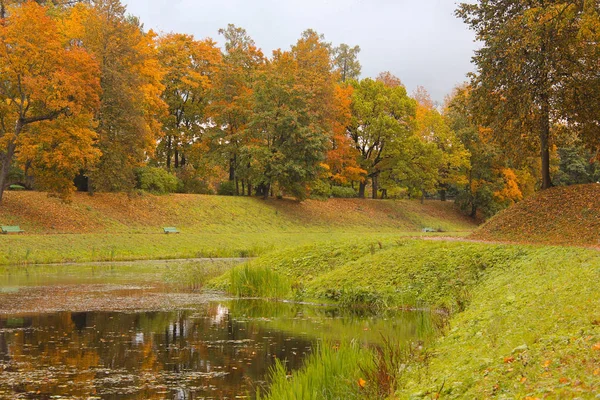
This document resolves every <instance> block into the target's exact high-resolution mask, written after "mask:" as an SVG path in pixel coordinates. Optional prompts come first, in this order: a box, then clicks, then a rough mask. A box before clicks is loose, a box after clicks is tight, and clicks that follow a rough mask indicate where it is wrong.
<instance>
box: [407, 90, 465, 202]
mask: <svg viewBox="0 0 600 400" xmlns="http://www.w3.org/2000/svg"><path fill="white" fill-rule="evenodd" d="M413 97H414V98H415V100H416V101H417V112H416V130H417V136H418V137H419V138H420V139H421V141H423V142H426V143H430V144H432V145H434V146H435V147H436V148H437V149H438V150H439V152H438V153H437V158H435V159H434V158H431V160H430V161H431V163H432V164H433V165H434V166H435V168H436V169H437V178H436V183H435V186H436V189H437V190H438V191H439V193H440V197H441V199H442V201H446V193H447V191H448V190H449V189H450V187H451V186H453V185H458V184H464V183H465V179H464V176H465V175H464V170H465V168H468V156H469V155H468V152H467V151H466V150H465V148H464V146H463V144H462V143H461V142H460V140H459V139H458V137H457V136H456V133H455V132H454V130H452V129H451V128H450V126H449V125H448V123H447V121H446V119H445V118H444V117H443V116H442V115H441V114H440V113H439V112H438V110H437V109H435V107H434V103H433V101H432V100H431V97H430V96H429V93H428V92H427V90H426V89H425V88H424V87H422V86H419V87H417V90H416V91H415V93H414V94H413Z"/></svg>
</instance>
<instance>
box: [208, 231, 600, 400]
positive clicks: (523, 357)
mask: <svg viewBox="0 0 600 400" xmlns="http://www.w3.org/2000/svg"><path fill="white" fill-rule="evenodd" d="M269 265H270V266H272V270H271V274H272V275H273V274H277V275H279V276H278V278H277V279H276V280H273V282H276V285H277V286H279V289H278V292H277V294H281V293H285V296H286V297H290V298H294V297H295V298H304V299H307V298H312V299H317V300H320V301H333V300H335V301H338V302H340V303H342V304H361V303H367V304H375V305H378V306H380V307H384V306H390V305H403V304H410V305H418V304H430V305H432V306H436V307H443V308H446V309H448V310H450V311H451V314H450V315H451V317H450V321H449V327H448V328H447V329H446V331H445V333H444V335H442V336H441V337H440V338H439V339H438V340H437V341H436V342H435V343H434V344H433V345H432V347H431V348H430V349H429V350H428V351H430V352H431V354H433V357H431V358H429V357H425V356H423V354H422V353H418V352H417V353H416V354H409V355H407V356H406V357H405V358H404V359H403V360H404V361H402V362H401V363H399V364H398V363H397V364H398V365H400V366H401V368H400V369H399V370H398V369H397V368H396V369H392V368H390V370H395V371H399V372H394V373H392V374H391V375H392V377H393V379H392V381H393V382H394V385H393V390H392V391H391V392H389V391H388V393H391V394H390V397H391V398H438V396H441V398H490V397H504V398H526V397H531V398H536V397H538V398H542V397H545V398H574V397H578V396H579V397H581V396H583V397H586V396H591V394H592V393H597V392H598V391H600V287H599V286H598V282H599V281H600V254H599V253H598V252H597V251H593V250H586V249H577V248H560V247H539V246H538V247H532V246H520V245H487V244H479V243H437V242H425V241H415V240H412V241H400V242H397V243H396V242H393V241H388V242H382V243H381V246H380V243H379V242H373V243H366V244H359V243H348V244H345V245H341V244H337V245H333V244H328V245H318V244H317V245H313V246H308V247H303V248H300V249H294V250H293V249H288V250H284V251H281V252H279V253H276V254H272V255H267V256H264V257H261V258H259V259H256V260H253V261H252V262H250V263H249V264H248V265H246V266H239V267H236V268H235V269H234V270H233V272H232V273H228V274H226V275H225V276H224V277H220V278H217V279H216V280H214V281H213V282H212V284H213V285H214V286H221V287H229V288H230V289H233V291H234V292H235V291H236V290H237V289H236V287H243V286H244V282H243V281H240V280H239V279H240V277H241V279H243V277H244V275H243V274H242V275H236V273H239V272H240V271H245V274H246V275H247V274H252V273H253V272H252V271H255V272H256V273H257V274H258V275H260V274H262V272H261V271H262V270H264V268H265V267H266V266H269ZM267 281H268V279H265V281H264V282H261V280H260V279H259V278H257V277H254V278H252V279H251V280H247V281H246V283H247V285H246V290H249V289H248V288H252V285H255V287H254V288H253V289H252V290H255V294H257V295H262V294H264V293H267V294H268V293H269V292H268V291H264V289H263V288H264V287H266V286H268V282H267ZM257 282H258V283H257ZM236 285H237V286H236ZM286 285H287V288H286ZM270 290H272V289H270ZM344 351H345V352H346V351H348V350H347V349H345V350H344ZM361 354H363V355H362V356H361V357H364V353H361ZM402 354H406V352H405V353H402V352H400V354H399V355H397V356H396V357H395V358H396V359H399V358H400V359H402V357H401V355H402ZM315 357H316V358H315V359H314V360H312V361H311V362H309V363H308V364H307V365H306V367H305V368H304V369H303V370H301V371H299V372H297V373H295V374H294V375H293V377H292V378H291V379H288V378H282V374H281V372H277V373H275V375H274V378H275V385H274V388H277V389H276V391H274V392H273V395H272V397H271V398H273V399H317V398H356V397H358V398H360V397H361V396H362V397H363V398H374V393H379V396H381V393H380V390H379V389H378V387H379V386H380V385H381V382H386V379H387V378H385V377H381V376H379V377H378V376H377V374H373V375H372V377H371V378H370V379H368V367H367V368H365V367H364V366H361V363H356V364H355V365H356V366H355V368H353V369H350V370H340V375H339V376H337V381H339V382H343V383H344V384H337V383H336V384H335V385H332V386H329V385H327V384H319V385H320V386H319V385H317V386H315V387H316V388H317V389H316V390H315V391H314V393H312V394H310V395H306V394H305V395H304V397H303V396H301V395H300V393H301V391H302V390H305V389H306V387H309V386H310V385H309V386H307V383H306V382H311V381H314V382H320V381H319V379H321V378H319V376H318V375H319V373H318V368H315V366H314V365H313V364H318V363H321V362H325V363H329V362H333V363H334V362H336V361H335V360H333V361H332V360H330V359H329V358H332V357H333V358H334V359H335V358H336V357H341V358H340V360H341V359H343V358H345V357H346V355H345V353H344V352H340V353H336V352H328V353H327V354H323V355H319V354H317V355H316V356H315ZM393 358H394V357H388V361H389V359H393ZM367 359H368V358H367ZM373 359H377V357H375V358H374V357H373V356H372V357H371V358H370V360H371V361H369V362H371V363H373ZM415 359H419V360H420V362H418V363H416V362H413V361H414V360H415ZM340 360H338V361H340ZM423 360H428V362H427V363H426V365H423V362H422V361H423ZM392 364H393V363H392ZM380 369H381V368H380V367H378V370H380ZM359 375H360V376H362V377H363V378H364V379H365V381H366V382H365V384H364V386H365V387H364V388H362V389H361V388H360V385H359V384H358V383H357V381H356V378H357V376H359ZM284 380H285V381H286V382H290V383H283V381H284ZM328 381H331V379H328ZM388 381H389V380H388ZM297 382H304V383H297ZM302 388H304V389H302ZM284 392H285V393H287V394H286V395H285V396H284V395H283V394H282V393H284Z"/></svg>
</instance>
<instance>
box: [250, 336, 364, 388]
mask: <svg viewBox="0 0 600 400" xmlns="http://www.w3.org/2000/svg"><path fill="white" fill-rule="evenodd" d="M370 363H371V353H370V351H368V350H366V349H364V348H361V347H360V346H357V345H351V344H342V345H337V344H335V345H334V344H330V343H322V344H321V345H320V346H319V347H318V348H317V349H316V351H315V352H314V353H313V354H311V355H310V356H309V357H308V358H307V360H306V363H305V365H304V367H303V368H302V369H301V370H299V371H296V372H294V373H292V374H290V373H289V372H288V371H287V369H286V367H285V365H284V363H283V362H281V361H280V360H278V361H277V363H276V364H275V366H274V368H272V370H271V376H270V381H271V385H270V387H269V392H268V396H267V397H261V396H260V395H259V396H257V397H258V399H259V400H260V399H261V398H262V399H265V400H267V399H277V400H322V399H349V400H350V399H359V398H362V394H361V388H360V386H359V379H361V376H362V375H361V371H360V366H361V365H364V366H369V365H370Z"/></svg>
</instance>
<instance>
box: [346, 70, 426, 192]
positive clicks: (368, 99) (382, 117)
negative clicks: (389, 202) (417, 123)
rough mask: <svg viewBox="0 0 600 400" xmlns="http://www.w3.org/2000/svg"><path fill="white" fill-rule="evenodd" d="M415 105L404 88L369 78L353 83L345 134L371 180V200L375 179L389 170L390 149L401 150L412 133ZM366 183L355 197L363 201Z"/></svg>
mask: <svg viewBox="0 0 600 400" xmlns="http://www.w3.org/2000/svg"><path fill="white" fill-rule="evenodd" d="M415 111H416V102H415V101H414V100H413V99H411V98H410V97H408V95H407V93H406V89H405V88H404V86H401V85H399V86H393V87H390V86H387V85H386V84H385V83H384V82H382V81H375V80H373V79H370V78H366V79H363V80H361V81H360V82H354V93H353V95H352V120H351V123H350V125H349V127H348V133H349V135H350V137H351V138H352V141H353V144H354V146H355V147H356V149H357V150H358V151H359V153H360V164H361V167H362V168H363V169H364V170H365V171H367V174H368V175H367V178H368V179H371V183H372V191H373V193H372V197H373V198H374V199H376V198H377V197H378V191H379V176H380V175H381V173H382V172H383V171H385V170H386V169H389V168H391V167H392V163H393V161H392V162H390V156H391V151H390V150H391V149H393V148H394V147H397V146H401V143H402V142H404V141H406V140H407V138H408V137H410V136H411V134H412V133H413V128H414V118H415ZM366 184H367V182H366V180H365V181H363V182H361V183H360V187H359V197H361V198H364V197H365V187H366Z"/></svg>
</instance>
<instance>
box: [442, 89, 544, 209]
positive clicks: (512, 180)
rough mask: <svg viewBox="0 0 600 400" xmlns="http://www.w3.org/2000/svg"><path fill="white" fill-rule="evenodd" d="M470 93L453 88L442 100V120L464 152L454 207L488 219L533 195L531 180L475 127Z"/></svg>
mask: <svg viewBox="0 0 600 400" xmlns="http://www.w3.org/2000/svg"><path fill="white" fill-rule="evenodd" d="M471 93H472V89H471V88H470V87H469V86H467V85H462V86H459V87H457V88H456V89H455V90H454V91H453V93H452V95H451V96H449V97H448V99H447V100H446V105H445V107H444V118H445V120H446V121H447V123H448V125H449V127H450V128H451V129H452V130H453V131H454V132H455V134H456V137H457V138H458V139H459V140H460V142H461V144H462V145H463V146H464V148H465V149H466V150H467V151H468V164H467V165H466V168H465V170H464V174H465V180H464V182H460V183H457V184H456V185H455V186H456V188H457V189H458V197H457V199H456V202H457V204H458V205H459V206H460V207H461V208H462V209H463V210H464V211H465V212H466V213H467V214H469V215H470V216H471V217H473V218H475V217H478V216H482V217H484V218H488V217H491V216H492V215H494V214H495V213H497V212H498V211H500V210H501V209H503V208H505V207H507V206H509V205H511V204H513V203H514V202H516V201H519V200H521V199H523V198H524V197H525V196H526V195H530V194H531V193H532V191H533V176H532V175H531V173H530V172H529V170H530V169H529V167H528V166H527V165H526V164H521V165H519V164H514V163H512V162H511V160H510V159H509V158H507V157H506V153H505V151H504V149H503V148H502V147H501V146H500V145H499V144H498V143H497V142H496V141H495V140H493V137H492V133H493V132H492V131H491V130H490V129H489V128H485V127H482V126H480V125H478V124H477V118H476V116H475V111H474V105H473V102H472V99H471Z"/></svg>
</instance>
